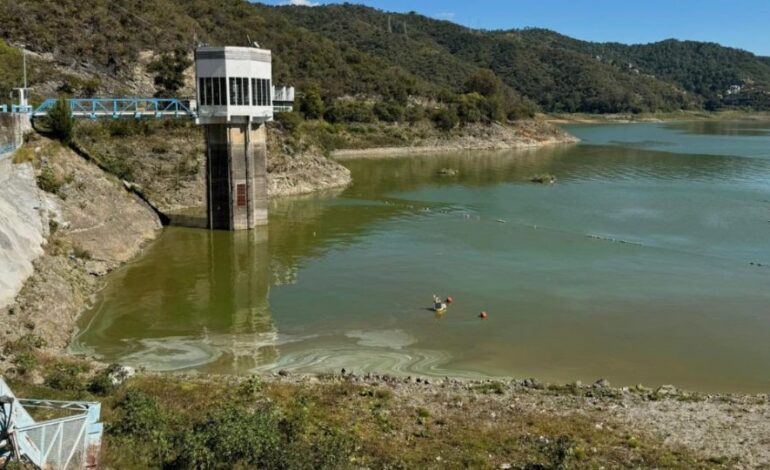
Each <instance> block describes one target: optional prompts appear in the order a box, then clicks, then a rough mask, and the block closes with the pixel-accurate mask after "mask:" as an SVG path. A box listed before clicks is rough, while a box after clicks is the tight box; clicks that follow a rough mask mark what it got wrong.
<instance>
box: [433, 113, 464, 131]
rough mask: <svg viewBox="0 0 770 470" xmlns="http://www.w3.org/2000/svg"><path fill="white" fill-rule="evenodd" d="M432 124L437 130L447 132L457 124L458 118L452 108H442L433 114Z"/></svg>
mask: <svg viewBox="0 0 770 470" xmlns="http://www.w3.org/2000/svg"><path fill="white" fill-rule="evenodd" d="M433 122H434V123H435V124H436V127H437V128H439V129H441V130H442V131H445V132H449V131H451V130H452V129H454V128H455V127H456V126H457V124H459V122H460V118H459V117H458V116H457V111H455V110H454V109H453V108H444V109H440V110H438V111H436V112H435V113H434V115H433Z"/></svg>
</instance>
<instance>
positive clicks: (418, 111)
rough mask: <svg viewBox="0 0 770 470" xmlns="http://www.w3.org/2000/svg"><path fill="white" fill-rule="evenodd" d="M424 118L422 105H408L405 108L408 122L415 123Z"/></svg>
mask: <svg viewBox="0 0 770 470" xmlns="http://www.w3.org/2000/svg"><path fill="white" fill-rule="evenodd" d="M423 119H425V108H423V107H422V106H410V107H408V108H406V120H407V121H408V122H409V124H415V123H417V122H420V121H422V120H423Z"/></svg>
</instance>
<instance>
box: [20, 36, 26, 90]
mask: <svg viewBox="0 0 770 470" xmlns="http://www.w3.org/2000/svg"><path fill="white" fill-rule="evenodd" d="M21 62H22V68H23V69H24V89H25V90H26V89H27V48H26V46H24V47H22V48H21Z"/></svg>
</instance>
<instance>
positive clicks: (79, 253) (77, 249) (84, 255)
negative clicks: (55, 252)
mask: <svg viewBox="0 0 770 470" xmlns="http://www.w3.org/2000/svg"><path fill="white" fill-rule="evenodd" d="M72 255H73V256H74V257H75V258H80V259H83V260H89V259H91V258H92V256H91V252H90V251H88V250H86V249H85V248H83V247H81V246H79V245H75V246H73V247H72Z"/></svg>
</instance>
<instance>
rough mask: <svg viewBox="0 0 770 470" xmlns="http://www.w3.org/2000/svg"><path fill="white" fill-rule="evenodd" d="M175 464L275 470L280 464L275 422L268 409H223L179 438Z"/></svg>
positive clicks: (279, 441)
mask: <svg viewBox="0 0 770 470" xmlns="http://www.w3.org/2000/svg"><path fill="white" fill-rule="evenodd" d="M182 442H183V444H182V445H181V448H180V449H179V450H180V455H179V460H180V462H179V464H180V466H181V467H183V468H207V467H211V466H212V463H214V462H217V461H219V462H228V463H229V464H231V465H237V464H241V465H243V466H245V467H246V468H248V467H251V468H275V467H278V466H279V465H278V464H279V463H280V462H281V461H282V460H283V459H282V455H281V449H282V446H281V443H282V439H281V432H280V428H279V421H278V419H277V418H276V416H275V414H274V413H273V412H272V411H271V410H270V409H260V410H256V411H253V412H247V411H246V410H244V409H243V408H239V407H235V406H232V405H227V406H225V407H224V408H222V409H220V410H217V411H215V412H213V413H211V414H210V415H209V416H208V418H207V419H205V420H204V421H202V422H199V423H196V424H195V426H193V428H192V430H190V431H188V432H187V433H185V434H184V436H183V438H182Z"/></svg>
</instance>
